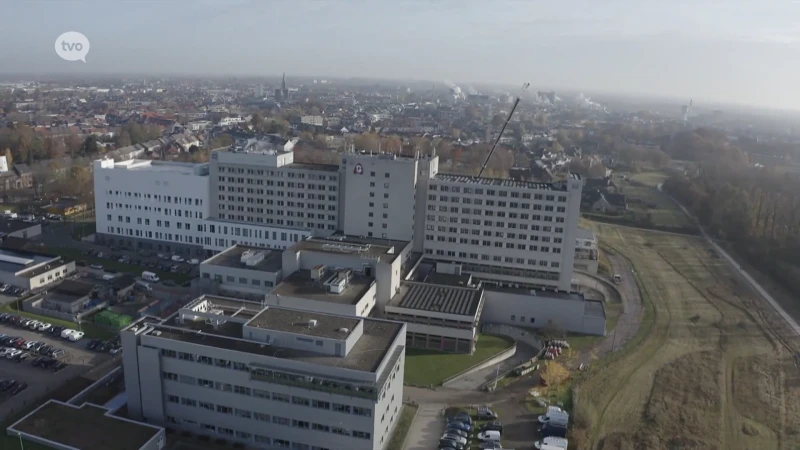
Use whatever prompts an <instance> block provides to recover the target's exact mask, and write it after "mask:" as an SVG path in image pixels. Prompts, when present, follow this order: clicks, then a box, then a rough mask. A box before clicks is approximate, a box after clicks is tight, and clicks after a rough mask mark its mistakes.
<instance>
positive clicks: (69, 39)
mask: <svg viewBox="0 0 800 450" xmlns="http://www.w3.org/2000/svg"><path fill="white" fill-rule="evenodd" d="M55 47H56V54H58V56H59V57H61V59H63V60H65V61H83V62H86V54H87V53H89V39H87V38H86V36H84V35H83V33H78V32H77V31H67V32H66V33H64V34H62V35H61V36H59V37H58V38H57V39H56V45H55Z"/></svg>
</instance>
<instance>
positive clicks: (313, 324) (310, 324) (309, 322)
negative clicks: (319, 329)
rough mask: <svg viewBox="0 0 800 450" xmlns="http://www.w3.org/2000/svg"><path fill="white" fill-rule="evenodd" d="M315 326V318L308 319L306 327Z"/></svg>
mask: <svg viewBox="0 0 800 450" xmlns="http://www.w3.org/2000/svg"><path fill="white" fill-rule="evenodd" d="M316 326H317V319H311V320H309V321H308V327H309V328H314V327H316Z"/></svg>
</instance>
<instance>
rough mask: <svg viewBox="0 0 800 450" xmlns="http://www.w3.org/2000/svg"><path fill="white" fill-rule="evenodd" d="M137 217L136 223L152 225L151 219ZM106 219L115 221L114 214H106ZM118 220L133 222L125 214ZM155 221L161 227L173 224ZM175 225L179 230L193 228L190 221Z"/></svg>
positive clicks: (200, 225)
mask: <svg viewBox="0 0 800 450" xmlns="http://www.w3.org/2000/svg"><path fill="white" fill-rule="evenodd" d="M135 219H136V225H144V226H149V225H150V219H144V218H142V217H136V218H135ZM106 220H108V221H109V222H113V221H114V218H113V216H112V215H111V214H107V215H106ZM117 222H119V223H131V217H130V216H125V217H124V221H123V216H117ZM155 222H156V226H157V227H159V228H161V227H164V228H169V227H170V225H171V224H170V221H169V220H164V221H162V220H156V221H155ZM175 226H176V228H177V229H179V230H191V229H192V225H191V224H190V223H188V222H186V223H181V222H175ZM197 231H203V225H202V224H197Z"/></svg>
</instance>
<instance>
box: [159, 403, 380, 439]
mask: <svg viewBox="0 0 800 450" xmlns="http://www.w3.org/2000/svg"><path fill="white" fill-rule="evenodd" d="M285 397H287V398H288V396H285ZM296 398H297V397H292V400H293V403H294V400H295V399H296ZM305 400H306V401H308V399H305ZM167 401H168V402H170V403H176V404H180V405H183V406H190V407H193V408H202V409H204V410H207V411H210V412H216V413H218V414H227V415H233V416H236V417H241V418H242V419H251V420H257V421H260V422H267V423H272V424H275V425H283V426H287V427H292V428H299V429H301V430H313V431H321V432H325V433H333V434H338V435H340V436H352V437H355V438H360V439H367V440H369V439H371V438H372V434H371V433H368V432H366V431H358V430H349V429H347V428H342V427H335V426H330V425H325V424H320V423H316V422H309V421H306V420H297V419H290V418H288V417H281V416H276V415H272V416H270V415H269V414H264V413H260V412H255V411H248V410H246V409H239V408H235V407H232V406H225V405H215V404H213V403H209V402H205V401H202V400H195V399H192V398H186V397H178V396H177V395H167ZM323 403H328V402H323ZM295 404H298V403H295ZM305 406H308V405H305Z"/></svg>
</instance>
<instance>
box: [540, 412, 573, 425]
mask: <svg viewBox="0 0 800 450" xmlns="http://www.w3.org/2000/svg"><path fill="white" fill-rule="evenodd" d="M537 420H538V421H539V423H540V424H546V423H548V422H550V421H551V420H569V414H568V413H566V412H565V411H561V410H559V411H555V410H549V411H547V413H546V414H542V415H541V416H539V417H538V419H537Z"/></svg>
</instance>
